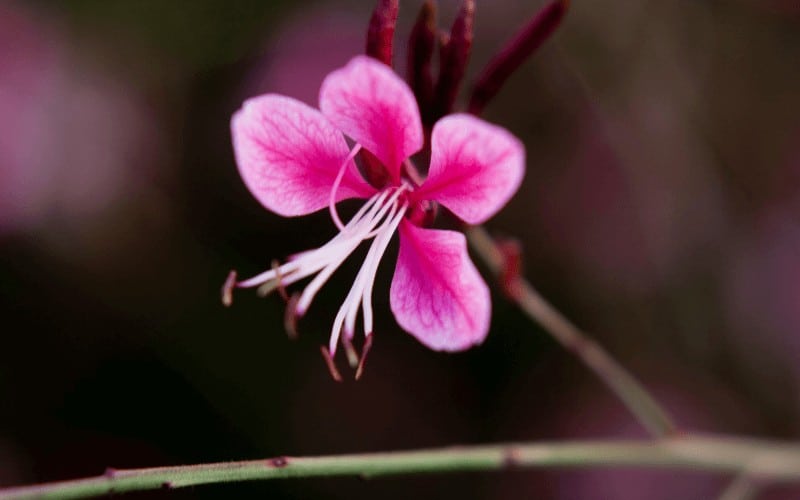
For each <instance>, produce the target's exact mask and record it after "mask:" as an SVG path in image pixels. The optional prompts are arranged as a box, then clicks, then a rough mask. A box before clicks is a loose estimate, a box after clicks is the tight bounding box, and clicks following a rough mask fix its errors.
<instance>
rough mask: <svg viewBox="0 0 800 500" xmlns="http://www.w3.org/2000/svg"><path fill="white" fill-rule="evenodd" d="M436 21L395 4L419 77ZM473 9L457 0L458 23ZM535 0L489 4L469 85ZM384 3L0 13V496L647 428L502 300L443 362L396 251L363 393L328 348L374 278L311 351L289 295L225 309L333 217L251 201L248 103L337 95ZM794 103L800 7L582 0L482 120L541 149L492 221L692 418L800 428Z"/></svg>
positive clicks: (359, 489)
mask: <svg viewBox="0 0 800 500" xmlns="http://www.w3.org/2000/svg"><path fill="white" fill-rule="evenodd" d="M420 4H421V2H419V1H404V2H401V14H400V23H399V26H398V36H397V39H396V55H395V57H396V60H397V65H398V67H399V68H400V69H401V70H402V68H404V67H405V63H404V60H405V59H404V58H405V41H406V37H407V34H408V30H409V28H410V25H411V23H412V22H413V20H414V18H415V16H416V13H417V10H418V9H419V7H420ZM457 5H458V3H457V2H456V1H455V0H453V1H441V2H440V11H439V14H440V24H441V25H442V26H449V24H450V23H451V22H452V18H453V15H454V12H455V10H456V8H457ZM541 6H542V2H539V1H530V2H519V1H511V0H505V1H492V2H489V1H486V2H481V1H478V5H477V17H476V31H475V44H474V53H473V58H472V62H471V66H470V71H469V74H468V81H467V89H468V88H469V81H470V78H471V77H474V75H475V74H476V73H477V72H478V71H479V70H480V69H481V68H482V67H483V65H484V64H485V63H486V62H487V61H488V59H489V58H490V57H491V55H492V54H493V53H494V52H495V51H496V50H497V49H499V48H500V47H501V46H502V44H503V42H504V41H505V40H506V39H507V38H508V37H509V36H510V34H511V33H513V31H514V30H516V29H517V28H519V27H520V26H521V25H522V24H523V20H525V19H527V18H529V17H530V16H531V15H533V14H534V13H535V12H536V11H537V9H538V8H540V7H541ZM371 8H372V3H371V2H361V1H355V0H352V1H345V2H332V1H331V2H313V3H312V2H289V1H284V2H281V1H270V2H264V1H256V0H231V1H221V0H174V1H170V2H163V1H157V0H142V1H108V0H64V1H60V2H50V1H44V0H42V1H28V2H13V1H12V2H10V1H2V3H0V315H1V316H0V317H2V321H3V323H2V324H3V327H2V329H1V330H0V331H2V343H1V344H0V345H1V346H2V347H0V485H13V484H20V483H27V482H37V481H46V480H56V479H65V478H72V477H78V476H85V475H95V474H98V473H100V472H102V471H103V470H104V468H105V467H107V466H113V467H118V468H123V467H142V466H155V465H168V464H185V463H195V462H208V461H218V460H235V459H247V458H259V457H266V456H271V455H279V454H288V455H306V454H327V453H344V452H360V451H372V450H389V449H405V448H413V447H423V446H440V445H449V444H454V443H484V442H491V441H498V440H540V439H565V438H582V437H612V436H644V432H643V431H642V430H641V429H640V428H639V426H638V425H637V424H636V422H635V421H634V420H633V419H632V418H631V416H630V415H629V414H628V413H627V412H626V411H625V409H624V408H623V407H622V406H621V404H620V403H619V402H618V401H617V400H616V399H615V398H614V397H613V396H612V395H611V394H609V392H608V391H607V390H606V388H605V387H604V386H602V385H601V384H600V383H599V382H598V381H597V380H596V379H594V378H593V377H592V376H591V375H590V374H589V373H587V371H586V369H585V368H584V367H583V366H581V365H580V364H579V363H578V362H576V361H575V360H574V359H573V358H571V357H570V356H569V355H568V354H566V353H565V352H564V351H563V350H562V349H561V348H560V347H559V346H558V345H556V344H555V343H554V342H553V341H552V340H551V339H550V338H549V337H548V335H547V334H546V333H545V332H543V331H542V330H541V329H539V328H538V327H537V326H535V325H533V324H531V323H530V322H529V321H528V320H527V319H525V318H524V317H523V316H522V315H521V314H520V313H519V312H518V311H516V310H515V308H514V307H513V306H511V305H509V304H508V303H507V302H505V301H504V300H503V298H502V296H501V295H500V294H498V293H496V292H495V293H494V297H493V298H494V315H493V320H492V331H491V333H490V336H489V338H488V340H487V341H486V342H485V344H484V345H482V346H480V347H478V348H475V349H473V350H471V351H468V352H465V353H460V354H442V353H436V352H432V351H429V350H427V349H426V348H425V347H423V346H422V345H420V344H418V343H417V342H416V341H415V340H414V339H413V338H412V337H410V336H409V335H407V334H405V333H403V332H402V331H401V330H400V329H399V327H398V326H396V324H395V323H394V320H393V318H392V316H391V313H390V312H389V308H388V284H389V280H390V278H391V276H390V275H391V270H392V266H391V265H389V264H386V263H385V264H384V265H383V266H382V268H381V274H380V276H379V281H378V283H377V284H376V294H375V300H376V309H377V311H378V318H377V328H376V330H377V333H376V338H375V346H374V349H373V351H372V354H371V358H370V360H369V363H368V366H367V370H366V374H365V377H364V378H363V380H362V381H360V382H358V383H354V382H352V381H349V380H348V381H346V382H345V383H343V384H336V383H334V382H333V381H332V380H331V379H330V376H329V375H328V373H327V370H326V369H325V366H324V364H323V362H322V359H321V358H320V356H319V351H318V346H319V345H320V344H322V343H324V342H326V341H327V335H328V332H329V328H330V326H329V325H330V322H331V320H332V318H333V316H334V315H335V313H336V310H337V309H338V306H339V304H340V302H341V300H342V298H343V296H344V295H345V294H346V290H347V289H348V280H351V279H352V277H353V276H354V275H355V272H356V270H357V264H356V263H352V262H351V263H350V265H349V266H348V267H346V268H345V269H343V270H342V271H340V272H339V273H337V275H336V277H335V278H334V280H333V282H332V284H331V285H329V286H327V287H326V288H325V289H324V291H323V292H322V293H321V295H320V297H319V299H318V300H317V302H316V303H315V304H314V306H313V307H312V309H311V311H310V312H309V314H308V315H307V317H306V318H304V319H303V320H302V322H301V323H300V332H301V335H300V339H299V340H298V341H296V342H291V341H289V340H288V339H287V337H286V334H285V333H284V330H283V303H282V301H281V300H280V299H279V298H277V297H274V296H273V297H270V298H268V299H259V298H257V297H256V296H255V294H253V293H248V292H242V293H239V294H237V296H236V301H235V304H234V306H233V307H232V308H230V309H225V308H223V307H222V305H221V304H220V301H219V289H220V285H221V284H222V282H223V281H224V279H225V276H226V274H227V272H228V270H229V269H231V268H236V269H238V270H240V272H241V273H242V274H243V275H249V274H251V273H255V272H257V271H260V270H262V269H263V268H265V267H267V266H268V265H269V263H270V261H271V260H272V259H273V258H283V257H285V256H286V255H289V254H291V253H293V252H296V251H299V250H303V249H307V248H311V247H314V246H318V245H319V244H321V243H323V242H324V241H326V240H327V236H328V235H329V234H333V232H334V231H333V229H334V228H333V226H332V224H331V223H330V220H329V218H328V215H327V214H326V213H322V214H317V215H313V216H310V217H308V218H305V219H297V220H291V219H282V218H280V217H278V216H276V215H274V214H271V213H269V212H267V211H266V210H264V209H263V208H262V207H261V206H260V205H259V204H258V202H256V201H255V199H254V198H252V196H251V195H250V194H249V193H248V192H247V190H246V188H245V187H244V185H243V183H242V182H241V180H240V179H239V176H238V173H237V171H236V167H235V165H234V162H233V158H232V151H231V146H230V137H229V120H230V116H231V114H232V113H233V112H234V111H235V110H236V109H237V108H238V107H239V106H240V104H241V102H242V101H243V100H244V99H245V98H246V97H248V96H252V95H256V94H259V93H264V92H267V91H269V92H279V93H284V94H287V95H291V96H294V97H297V98H299V99H302V100H305V101H307V102H309V103H312V104H315V103H316V93H317V90H318V87H319V84H320V82H321V80H322V78H323V77H324V75H325V74H327V72H329V71H330V70H332V69H334V68H336V67H338V66H340V65H342V64H343V63H345V62H346V61H347V60H348V59H349V58H350V57H351V56H352V55H354V54H355V53H359V52H361V51H362V50H363V45H364V34H365V29H366V23H367V20H368V19H369V16H370V11H371ZM798 89H800V4H798V2H796V1H794V0H785V1H781V0H726V1H722V0H717V1H714V0H703V1H699V0H679V1H675V2H659V1H655V0H648V1H641V0H598V1H594V2H580V1H574V2H573V5H572V7H571V11H570V13H569V14H568V16H567V19H566V21H565V24H564V25H563V26H562V28H561V29H560V30H559V31H558V32H557V34H556V36H555V38H554V39H553V40H551V41H550V42H548V43H547V44H546V45H545V46H544V48H543V49H542V50H541V51H540V52H539V53H537V54H536V56H535V57H534V58H533V59H532V60H531V61H530V62H529V63H527V64H526V65H525V66H523V67H522V69H521V70H520V71H519V72H518V73H517V74H516V75H515V76H514V77H513V78H512V79H511V80H510V81H509V82H508V84H507V86H506V87H505V88H504V89H503V91H502V92H501V93H500V95H499V96H498V97H497V98H496V99H495V101H493V103H492V104H490V106H489V107H488V108H487V110H486V113H485V117H486V118H487V119H488V120H490V121H493V122H497V123H500V124H502V125H503V126H505V127H507V128H509V129H510V130H511V131H512V132H514V133H515V134H516V135H518V136H519V137H521V138H522V139H523V141H524V142H525V144H526V146H527V151H528V170H527V174H526V179H525V183H524V185H523V188H522V189H521V190H520V192H519V194H518V195H517V196H516V198H515V199H514V200H513V201H512V202H511V203H510V204H509V205H508V206H507V207H506V209H505V210H504V211H503V212H502V213H501V214H500V215H499V216H497V217H496V218H495V219H494V220H492V221H491V222H490V223H489V224H488V228H489V229H490V230H491V231H492V232H493V233H494V234H496V235H503V236H513V237H515V238H518V239H520V240H521V241H522V242H523V244H524V248H525V263H526V267H527V269H526V274H527V276H528V277H529V278H530V280H531V281H532V282H533V283H534V284H535V286H537V287H538V288H539V289H540V290H541V291H542V293H543V294H544V295H545V296H546V297H548V298H549V299H550V300H551V301H552V302H553V303H554V304H556V306H557V307H559V308H560V309H562V310H563V311H564V312H565V313H566V314H567V315H568V316H570V317H571V318H573V319H574V320H575V321H576V322H577V323H578V324H579V325H581V326H582V327H584V328H586V329H587V330H588V331H590V332H592V334H593V335H594V336H595V337H596V338H597V339H598V340H600V341H601V343H603V344H604V345H605V346H607V348H608V349H609V350H610V351H611V352H612V353H613V354H614V355H615V356H617V357H618V358H619V359H620V360H621V361H622V362H623V364H624V365H626V366H628V367H630V369H631V370H632V371H633V372H634V373H635V374H637V375H638V376H639V377H640V378H641V379H642V380H643V381H644V382H645V384H646V385H647V386H648V387H649V388H650V389H652V391H653V392H654V393H655V394H656V395H657V396H658V397H659V398H660V399H661V400H662V401H663V402H664V404H665V405H666V406H667V407H668V408H669V410H670V411H671V412H672V413H673V414H674V415H675V417H676V418H677V420H678V422H679V424H680V425H681V427H683V428H686V429H692V430H702V431H714V432H727V433H745V434H752V435H758V436H765V437H772V438H783V439H796V438H797V437H798V435H799V434H800V424H799V422H800V419H799V418H798V417H800V394H799V393H798V384H799V383H800V362H799V361H800V90H798ZM464 95H466V93H464ZM385 262H390V259H388V258H387V259H385ZM348 375H349V373H348ZM724 484H725V478H724V477H720V476H710V475H707V474H700V473H690V472H681V473H678V472H637V471H629V470H623V471H616V472H609V471H597V472H579V471H570V472H554V471H530V470H529V471H507V472H502V473H498V472H491V473H470V474H450V475H439V476H427V477H403V478H393V479H379V480H372V481H360V480H355V479H314V480H290V481H281V482H272V483H254V484H242V485H223V486H211V487H202V488H197V489H192V490H186V491H177V492H155V493H149V494H141V495H131V498H137V497H143V498H144V497H147V498H149V497H156V498H194V497H199V498H215V497H264V496H269V497H270V498H308V497H314V498H375V497H379V498H408V497H410V496H412V495H413V496H414V497H417V498H442V497H446V496H447V497H450V496H453V497H455V496H456V495H457V496H459V497H461V498H650V499H660V498H663V499H672V498H698V499H700V498H708V497H711V496H713V495H715V494H716V492H717V491H718V490H719V488H720V487H722V486H723V485H724ZM793 494H795V495H800V492H798V490H790V489H787V488H783V489H779V488H772V489H771V491H768V492H767V495H765V496H764V497H763V498H792V495H793Z"/></svg>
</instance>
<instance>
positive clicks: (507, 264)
mask: <svg viewBox="0 0 800 500" xmlns="http://www.w3.org/2000/svg"><path fill="white" fill-rule="evenodd" d="M497 248H498V249H499V250H500V253H501V254H502V256H503V268H502V269H501V271H500V276H498V281H499V282H500V289H501V290H502V291H503V293H504V294H506V296H507V297H509V298H512V299H516V298H518V297H519V294H520V284H521V277H522V245H520V243H519V241H517V240H502V241H499V242H498V244H497Z"/></svg>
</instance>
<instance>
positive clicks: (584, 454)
mask: <svg viewBox="0 0 800 500" xmlns="http://www.w3.org/2000/svg"><path fill="white" fill-rule="evenodd" d="M756 457H758V458H759V462H758V463H759V467H758V470H757V471H753V469H752V464H753V460H754V458H756ZM767 458H768V459H767ZM521 467H547V468H553V467H572V468H576V467H605V468H608V467H637V468H645V467H646V468H673V469H679V468H682V469H691V470H695V471H696V470H705V471H708V472H726V473H741V472H743V471H748V473H749V474H753V473H756V472H757V474H758V476H759V477H760V478H761V479H764V480H770V481H786V482H790V481H800V446H798V445H787V444H781V443H776V442H770V441H763V440H755V439H744V438H732V437H722V436H703V435H694V436H690V435H685V436H682V437H676V438H667V439H661V440H654V441H637V440H612V441H574V442H561V443H527V444H526V443H518V444H514V443H511V444H502V445H492V446H462V447H451V448H439V449H429V450H414V451H399V452H390V453H365V454H358V455H333V456H325V457H307V458H293V457H277V458H272V459H266V460H251V461H245V462H224V463H215V464H203V465H189V466H184V467H156V468H149V469H128V470H109V471H107V472H106V474H104V475H102V476H98V477H93V478H87V479H78V480H74V481H61V482H56V483H46V484H41V485H33V486H23V487H20V488H11V489H5V490H0V499H11V498H14V499H19V498H85V497H91V496H98V495H107V494H109V493H122V492H126V491H142V490H153V489H173V488H183V487H186V486H196V485H201V484H211V483H225V482H238V481H253V480H265V479H285V478H299V477H322V476H360V477H365V478H369V477H376V476H393V475H400V474H414V473H424V472H428V473H431V472H454V471H469V470H500V469H508V468H521Z"/></svg>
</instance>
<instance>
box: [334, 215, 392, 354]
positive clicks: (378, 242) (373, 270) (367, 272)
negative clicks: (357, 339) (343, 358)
mask: <svg viewBox="0 0 800 500" xmlns="http://www.w3.org/2000/svg"><path fill="white" fill-rule="evenodd" d="M407 208H408V206H407V205H403V206H402V207H400V208H399V210H398V209H397V206H395V207H394V208H393V210H392V213H391V215H389V217H387V218H386V220H385V221H384V223H383V224H381V226H380V227H379V228H378V229H376V232H378V236H377V237H376V238H375V240H374V241H373V242H372V245H371V246H370V248H369V252H368V253H367V257H366V258H365V259H364V264H363V265H362V266H361V270H360V271H359V272H358V276H356V279H355V281H354V282H353V286H352V288H351V289H350V292H349V293H348V294H347V298H345V300H344V303H342V306H341V308H340V309H339V313H338V314H337V315H336V319H335V320H334V322H333V329H332V330H331V339H330V350H331V353H334V352H335V349H336V344H337V343H338V340H339V334H340V333H341V330H342V324H344V335H345V337H346V338H348V339H351V338H353V334H354V332H355V323H356V317H357V316H358V309H359V306H361V305H363V308H364V311H363V313H364V316H363V317H364V334H365V335H369V334H370V333H372V287H373V285H374V284H375V276H376V274H377V272H378V265H379V264H380V261H381V258H382V257H383V254H384V253H385V252H386V248H387V247H388V246H389V242H390V241H391V239H392V236H393V235H394V232H395V230H396V229H397V226H398V225H399V224H400V221H401V220H402V219H403V217H404V216H405V213H406V210H407Z"/></svg>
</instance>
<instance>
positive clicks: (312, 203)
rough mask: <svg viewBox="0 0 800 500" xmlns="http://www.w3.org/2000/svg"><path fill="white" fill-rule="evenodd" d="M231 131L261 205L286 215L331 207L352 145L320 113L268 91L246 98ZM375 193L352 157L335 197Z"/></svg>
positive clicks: (249, 185)
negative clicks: (333, 191)
mask: <svg viewBox="0 0 800 500" xmlns="http://www.w3.org/2000/svg"><path fill="white" fill-rule="evenodd" d="M231 131H232V133H233V149H234V152H235V153H236V163H237V164H238V165H239V173H240V174H241V175H242V179H244V183H245V184H246V185H247V188H248V189H250V192H251V193H253V196H255V197H256V198H257V199H258V201H260V202H261V204H262V205H264V206H265V207H267V208H268V209H269V210H272V211H273V212H275V213H277V214H279V215H283V216H285V217H290V216H295V215H305V214H308V213H311V212H315V211H317V210H319V209H321V208H324V207H326V206H328V203H329V201H330V193H331V187H332V186H333V183H334V181H335V179H336V175H337V174H338V173H339V169H340V168H341V166H342V163H343V162H344V160H345V159H346V158H347V155H348V153H349V148H348V147H347V142H346V141H345V139H344V136H343V135H342V134H341V133H340V132H339V131H338V130H336V128H334V126H333V125H331V123H330V122H329V121H328V120H327V119H326V118H325V117H324V116H323V115H322V113H320V112H319V111H317V110H315V109H313V108H311V107H309V106H307V105H305V104H303V103H302V102H300V101H297V100H295V99H292V98H290V97H284V96H280V95H275V94H267V95H263V96H260V97H255V98H253V99H248V100H247V101H245V103H244V105H243V106H242V109H240V110H239V111H237V112H236V114H234V115H233V120H232V122H231ZM372 193H374V189H373V188H372V187H370V186H369V184H367V183H366V182H365V181H364V180H363V179H362V177H361V175H360V174H359V173H358V170H357V168H356V165H355V163H354V162H352V161H351V162H350V165H349V166H348V167H347V171H346V172H345V175H344V177H343V178H342V182H341V185H340V186H339V189H338V191H337V193H336V201H339V200H343V199H347V198H355V197H359V198H366V197H369V196H370V195H371V194H372Z"/></svg>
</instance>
